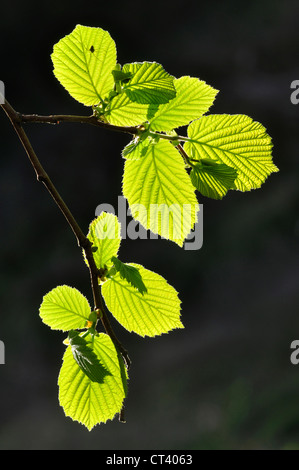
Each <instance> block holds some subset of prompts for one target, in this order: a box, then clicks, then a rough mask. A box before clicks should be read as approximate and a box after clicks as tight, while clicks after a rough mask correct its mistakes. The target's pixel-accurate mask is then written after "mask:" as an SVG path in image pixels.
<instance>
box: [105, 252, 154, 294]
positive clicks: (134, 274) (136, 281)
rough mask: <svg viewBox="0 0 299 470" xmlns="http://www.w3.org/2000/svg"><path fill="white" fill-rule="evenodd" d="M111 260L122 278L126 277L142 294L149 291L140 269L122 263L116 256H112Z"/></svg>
mask: <svg viewBox="0 0 299 470" xmlns="http://www.w3.org/2000/svg"><path fill="white" fill-rule="evenodd" d="M111 261H112V262H113V264H114V267H115V269H116V271H117V272H119V274H120V277H121V278H122V279H125V280H126V281H127V282H128V283H129V284H131V286H133V287H135V289H137V290H138V292H140V294H144V293H145V292H147V288H146V287H145V285H144V283H143V280H142V276H141V274H140V272H139V269H137V268H135V267H134V266H132V265H130V264H127V263H122V262H121V261H120V260H119V259H117V258H115V256H113V257H112V258H111Z"/></svg>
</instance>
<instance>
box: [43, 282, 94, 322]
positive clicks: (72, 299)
mask: <svg viewBox="0 0 299 470" xmlns="http://www.w3.org/2000/svg"><path fill="white" fill-rule="evenodd" d="M90 311H91V308H90V306H89V303H88V300H87V299H86V297H84V295H82V294H81V292H79V291H78V290H77V289H75V288H74V287H69V286H58V287H55V289H53V290H51V291H50V292H48V294H46V295H45V296H44V298H43V301H42V304H41V306H40V309H39V314H40V317H41V319H42V321H43V322H44V323H45V324H46V325H48V326H50V328H52V329H53V330H62V331H69V330H72V329H80V328H84V327H85V326H86V322H87V321H88V318H89V314H90Z"/></svg>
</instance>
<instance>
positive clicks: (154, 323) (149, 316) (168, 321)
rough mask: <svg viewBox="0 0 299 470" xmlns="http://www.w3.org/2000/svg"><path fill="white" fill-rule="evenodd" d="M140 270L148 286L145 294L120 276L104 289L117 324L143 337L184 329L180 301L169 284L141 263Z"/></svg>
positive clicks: (111, 280)
mask: <svg viewBox="0 0 299 470" xmlns="http://www.w3.org/2000/svg"><path fill="white" fill-rule="evenodd" d="M130 265H131V266H133V267H135V268H137V269H138V270H139V272H140V275H141V277H142V279H143V281H144V284H145V285H146V287H147V293H144V295H142V294H141V293H140V292H138V291H137V290H136V289H135V288H134V287H133V286H131V285H130V284H128V282H127V281H126V280H125V279H122V278H121V275H120V273H117V274H116V275H115V276H114V277H113V278H112V279H108V280H107V281H106V282H105V283H104V284H103V286H102V295H103V297H104V300H105V302H106V305H107V307H108V309H109V310H110V312H111V313H112V315H114V317H115V318H116V319H117V321H118V322H119V323H120V324H121V325H122V326H123V327H124V328H126V329H127V330H128V331H134V332H135V333H137V334H138V335H140V336H151V337H153V336H157V335H161V334H162V333H167V332H169V331H170V330H172V329H174V328H184V327H183V325H182V323H181V321H180V304H181V302H180V300H179V298H178V294H177V292H176V290H175V289H174V288H173V287H172V286H170V285H169V284H168V283H167V281H166V280H165V279H164V278H163V277H162V276H160V275H159V274H156V273H154V272H152V271H149V270H148V269H145V268H144V267H143V266H140V265H138V264H130Z"/></svg>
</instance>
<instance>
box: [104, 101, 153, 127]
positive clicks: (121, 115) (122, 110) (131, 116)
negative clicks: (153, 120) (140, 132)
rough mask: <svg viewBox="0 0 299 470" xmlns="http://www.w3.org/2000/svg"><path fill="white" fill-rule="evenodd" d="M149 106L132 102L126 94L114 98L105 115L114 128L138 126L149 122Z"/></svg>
mask: <svg viewBox="0 0 299 470" xmlns="http://www.w3.org/2000/svg"><path fill="white" fill-rule="evenodd" d="M147 114H148V105H145V104H140V103H136V102H134V101H131V100H130V98H129V97H128V96H126V95H125V93H121V94H120V95H117V96H115V97H114V98H112V100H111V102H110V103H109V104H108V106H107V109H106V112H105V114H104V116H105V118H106V120H107V121H108V122H109V123H110V124H113V125H114V126H138V125H139V124H142V123H144V122H145V121H147Z"/></svg>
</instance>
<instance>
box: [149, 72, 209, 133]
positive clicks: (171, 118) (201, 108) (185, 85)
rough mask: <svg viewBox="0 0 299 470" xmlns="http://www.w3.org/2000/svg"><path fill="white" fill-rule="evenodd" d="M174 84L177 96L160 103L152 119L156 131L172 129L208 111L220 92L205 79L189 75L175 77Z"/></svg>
mask: <svg viewBox="0 0 299 470" xmlns="http://www.w3.org/2000/svg"><path fill="white" fill-rule="evenodd" d="M174 86H175V89H176V97H175V98H174V99H173V100H171V101H170V102H169V103H166V104H160V105H159V107H158V108H157V110H156V112H155V113H154V117H153V118H151V119H150V123H151V129H152V130H154V131H170V130H172V129H175V128H177V127H180V126H185V125H187V124H189V122H190V121H193V120H194V119H197V118H199V117H200V116H202V115H203V114H204V113H206V112H207V111H208V109H209V108H210V107H211V105H212V104H213V102H214V99H215V96H216V95H217V93H218V90H215V89H214V88H212V87H211V86H209V85H207V84H206V83H205V82H204V81H202V80H199V79H198V78H194V77H188V76H184V77H181V78H178V79H175V80H174ZM153 109H154V108H153V107H152V110H153Z"/></svg>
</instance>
